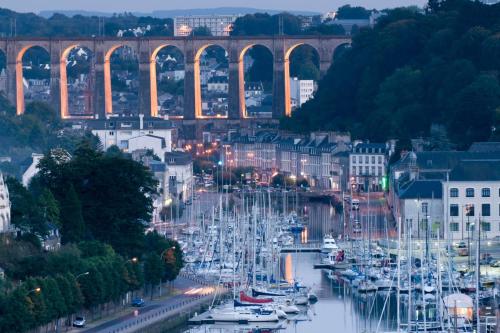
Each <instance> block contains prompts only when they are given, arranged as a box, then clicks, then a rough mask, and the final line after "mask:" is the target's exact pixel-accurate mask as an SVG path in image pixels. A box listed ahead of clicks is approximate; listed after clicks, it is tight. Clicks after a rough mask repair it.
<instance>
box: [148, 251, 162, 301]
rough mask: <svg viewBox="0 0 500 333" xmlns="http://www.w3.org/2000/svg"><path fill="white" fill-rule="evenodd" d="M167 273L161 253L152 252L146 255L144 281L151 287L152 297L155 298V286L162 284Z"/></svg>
mask: <svg viewBox="0 0 500 333" xmlns="http://www.w3.org/2000/svg"><path fill="white" fill-rule="evenodd" d="M164 273H165V268H164V263H163V261H162V259H161V257H160V255H158V254H156V253H154V252H151V253H149V254H146V256H145V257H144V282H145V283H146V284H147V285H148V286H149V288H150V294H151V299H153V293H154V288H155V287H156V286H157V285H158V284H160V282H161V279H162V278H163V274H164Z"/></svg>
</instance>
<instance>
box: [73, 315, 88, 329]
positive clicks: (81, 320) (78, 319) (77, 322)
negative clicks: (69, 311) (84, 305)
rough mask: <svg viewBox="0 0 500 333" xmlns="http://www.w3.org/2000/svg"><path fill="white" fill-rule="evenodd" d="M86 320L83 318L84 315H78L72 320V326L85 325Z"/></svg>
mask: <svg viewBox="0 0 500 333" xmlns="http://www.w3.org/2000/svg"><path fill="white" fill-rule="evenodd" d="M86 323H87V321H86V320H85V317H81V316H78V317H76V318H75V320H73V326H74V327H85V324H86Z"/></svg>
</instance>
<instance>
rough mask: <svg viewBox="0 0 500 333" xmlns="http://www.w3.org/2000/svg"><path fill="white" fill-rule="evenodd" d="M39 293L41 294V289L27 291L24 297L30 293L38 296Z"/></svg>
mask: <svg viewBox="0 0 500 333" xmlns="http://www.w3.org/2000/svg"><path fill="white" fill-rule="evenodd" d="M41 292H42V288H40V287H36V288H35V289H32V290H30V291H28V293H26V296H28V295H29V294H31V293H35V294H39V293H41Z"/></svg>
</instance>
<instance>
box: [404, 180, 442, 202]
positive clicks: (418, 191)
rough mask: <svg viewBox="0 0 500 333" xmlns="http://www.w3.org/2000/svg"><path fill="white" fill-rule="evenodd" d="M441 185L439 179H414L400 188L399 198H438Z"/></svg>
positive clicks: (440, 192) (440, 196)
mask: <svg viewBox="0 0 500 333" xmlns="http://www.w3.org/2000/svg"><path fill="white" fill-rule="evenodd" d="M442 197H443V186H442V184H441V181H439V180H415V181H412V182H411V183H409V184H408V185H407V186H406V187H405V188H402V189H400V195H399V198H400V199H418V198H420V199H432V198H434V199H440V198H442Z"/></svg>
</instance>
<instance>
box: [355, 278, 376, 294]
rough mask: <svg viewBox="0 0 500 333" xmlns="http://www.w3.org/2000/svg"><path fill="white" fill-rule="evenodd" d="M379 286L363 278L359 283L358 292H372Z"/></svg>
mask: <svg viewBox="0 0 500 333" xmlns="http://www.w3.org/2000/svg"><path fill="white" fill-rule="evenodd" d="M377 289H378V288H377V286H376V285H374V284H373V283H372V282H370V281H367V280H363V281H361V282H360V283H359V285H358V292H359V293H371V292H375V291H377Z"/></svg>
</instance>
